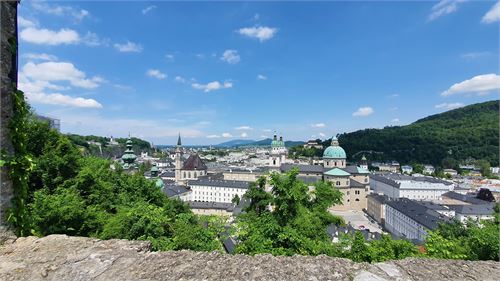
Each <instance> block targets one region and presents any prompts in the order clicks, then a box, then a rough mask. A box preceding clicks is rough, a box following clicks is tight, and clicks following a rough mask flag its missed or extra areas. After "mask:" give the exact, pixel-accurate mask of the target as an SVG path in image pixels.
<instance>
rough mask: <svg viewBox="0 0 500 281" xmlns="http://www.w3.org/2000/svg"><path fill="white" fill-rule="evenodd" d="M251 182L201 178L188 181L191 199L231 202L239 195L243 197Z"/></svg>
mask: <svg viewBox="0 0 500 281" xmlns="http://www.w3.org/2000/svg"><path fill="white" fill-rule="evenodd" d="M249 185H250V182H247V181H231V180H210V179H199V180H193V181H188V186H189V187H190V189H191V198H190V199H191V200H192V201H198V202H215V203H231V202H232V200H233V198H234V197H235V196H236V195H238V197H239V198H240V199H241V198H242V197H243V195H244V194H245V193H246V192H247V190H248V187H249Z"/></svg>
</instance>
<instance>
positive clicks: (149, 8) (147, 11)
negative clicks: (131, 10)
mask: <svg viewBox="0 0 500 281" xmlns="http://www.w3.org/2000/svg"><path fill="white" fill-rule="evenodd" d="M153 9H156V6H155V5H151V6H147V7H146V8H144V9H142V14H143V15H145V14H147V13H149V12H151V10H153Z"/></svg>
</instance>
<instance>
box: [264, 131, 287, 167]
mask: <svg viewBox="0 0 500 281" xmlns="http://www.w3.org/2000/svg"><path fill="white" fill-rule="evenodd" d="M287 152H288V151H287V149H286V148H285V142H284V141H283V136H281V137H280V139H279V140H278V136H277V135H276V134H275V135H274V137H273V140H272V142H271V153H270V154H269V167H273V168H279V167H281V164H284V163H285V162H286V155H287Z"/></svg>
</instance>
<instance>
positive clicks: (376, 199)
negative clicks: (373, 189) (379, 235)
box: [366, 193, 389, 225]
mask: <svg viewBox="0 0 500 281" xmlns="http://www.w3.org/2000/svg"><path fill="white" fill-rule="evenodd" d="M387 200H389V197H387V196H385V195H383V194H377V193H371V194H368V196H367V197H366V203H367V208H366V211H367V213H368V215H370V216H371V217H372V218H373V219H374V220H375V221H377V222H378V223H379V224H380V225H384V223H385V203H386V201H387Z"/></svg>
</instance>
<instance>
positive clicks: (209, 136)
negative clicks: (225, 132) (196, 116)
mask: <svg viewBox="0 0 500 281" xmlns="http://www.w3.org/2000/svg"><path fill="white" fill-rule="evenodd" d="M207 138H209V139H216V138H220V136H219V135H208V136H207Z"/></svg>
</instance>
